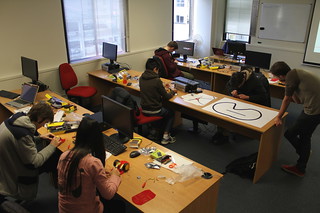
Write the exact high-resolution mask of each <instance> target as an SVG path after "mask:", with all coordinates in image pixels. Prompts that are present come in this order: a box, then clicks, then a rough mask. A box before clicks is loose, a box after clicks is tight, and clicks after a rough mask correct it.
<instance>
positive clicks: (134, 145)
mask: <svg viewBox="0 0 320 213" xmlns="http://www.w3.org/2000/svg"><path fill="white" fill-rule="evenodd" d="M141 142H142V138H132V139H131V140H130V141H129V146H130V147H131V148H135V149H138V148H139V146H140V143H141Z"/></svg>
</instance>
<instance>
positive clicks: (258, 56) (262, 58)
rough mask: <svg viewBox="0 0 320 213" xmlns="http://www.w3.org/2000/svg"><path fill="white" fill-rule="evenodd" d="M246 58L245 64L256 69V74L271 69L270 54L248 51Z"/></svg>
mask: <svg viewBox="0 0 320 213" xmlns="http://www.w3.org/2000/svg"><path fill="white" fill-rule="evenodd" d="M245 56H246V62H245V64H246V65H248V66H252V67H255V71H256V72H260V68H261V69H267V70H268V69H269V68H270V61H271V56H272V55H271V54H270V53H263V52H255V51H249V50H248V51H246V53H245Z"/></svg>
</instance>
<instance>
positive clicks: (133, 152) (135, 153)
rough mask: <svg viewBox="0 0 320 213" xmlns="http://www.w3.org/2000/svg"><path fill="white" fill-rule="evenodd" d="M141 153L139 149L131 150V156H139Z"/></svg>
mask: <svg viewBox="0 0 320 213" xmlns="http://www.w3.org/2000/svg"><path fill="white" fill-rule="evenodd" d="M139 155H140V152H138V151H132V152H130V158H135V157H138V156H139Z"/></svg>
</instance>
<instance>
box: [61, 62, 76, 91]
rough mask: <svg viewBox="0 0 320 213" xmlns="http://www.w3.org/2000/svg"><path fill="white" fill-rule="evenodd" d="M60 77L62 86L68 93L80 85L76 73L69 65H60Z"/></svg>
mask: <svg viewBox="0 0 320 213" xmlns="http://www.w3.org/2000/svg"><path fill="white" fill-rule="evenodd" d="M59 77H60V83H61V86H62V88H63V89H64V90H66V91H68V90H69V89H70V88H71V87H73V86H75V85H77V84H78V78H77V76H76V73H75V72H74V70H73V68H72V67H71V66H70V64H68V63H63V64H60V66H59Z"/></svg>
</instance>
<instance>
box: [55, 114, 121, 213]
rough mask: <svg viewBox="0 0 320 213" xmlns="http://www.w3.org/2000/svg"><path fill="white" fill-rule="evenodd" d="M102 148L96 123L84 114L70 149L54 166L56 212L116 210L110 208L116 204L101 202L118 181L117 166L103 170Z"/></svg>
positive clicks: (109, 196)
mask: <svg viewBox="0 0 320 213" xmlns="http://www.w3.org/2000/svg"><path fill="white" fill-rule="evenodd" d="M104 150H105V149H104V145H103V141H102V133H101V131H100V128H99V124H98V122H97V121H95V120H93V119H91V118H88V117H84V118H83V119H82V121H81V123H80V125H79V128H78V130H77V135H76V140H75V146H74V148H73V149H71V150H70V151H66V152H64V153H63V154H62V155H61V156H60V159H59V163H58V166H57V168H58V187H59V212H60V213H73V212H82V213H93V212H94V213H102V212H113V211H114V210H115V211H116V212H119V210H120V209H110V208H112V207H114V206H116V205H112V202H111V201H108V202H104V200H110V199H111V198H113V196H114V195H115V194H116V192H117V190H118V187H119V185H120V182H121V178H120V174H119V172H118V170H117V169H111V170H109V171H106V169H105V157H106V155H105V151H104ZM102 201H103V202H102ZM104 203H107V204H105V205H104ZM109 204H110V206H109ZM123 204H124V203H123ZM118 206H119V205H118ZM115 208H118V207H115ZM119 208H124V209H125V207H124V205H123V206H121V205H120V207H119Z"/></svg>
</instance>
